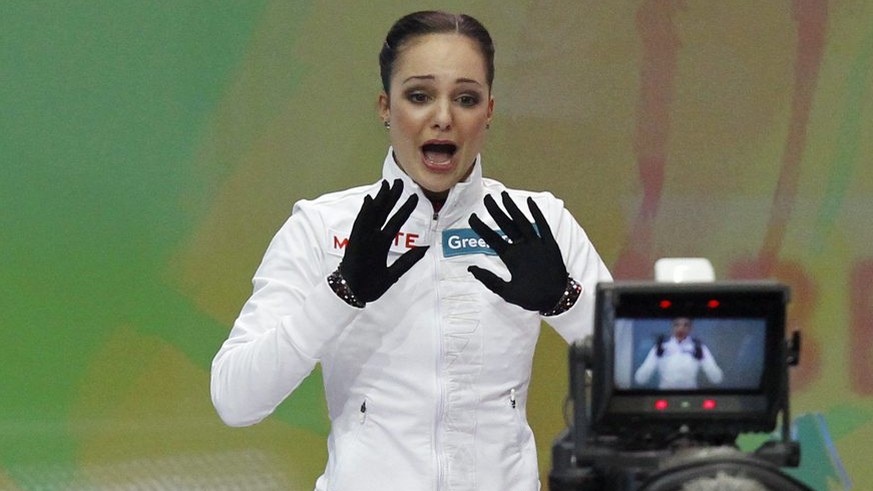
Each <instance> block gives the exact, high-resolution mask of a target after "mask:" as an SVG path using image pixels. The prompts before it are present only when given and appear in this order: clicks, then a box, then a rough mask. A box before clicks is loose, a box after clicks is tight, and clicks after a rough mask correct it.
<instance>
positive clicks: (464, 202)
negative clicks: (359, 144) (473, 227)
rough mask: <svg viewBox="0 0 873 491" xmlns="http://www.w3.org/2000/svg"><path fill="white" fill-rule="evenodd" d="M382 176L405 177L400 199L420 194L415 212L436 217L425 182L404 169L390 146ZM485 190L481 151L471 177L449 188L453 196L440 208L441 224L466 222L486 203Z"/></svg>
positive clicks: (388, 177) (441, 225)
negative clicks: (427, 195) (420, 182)
mask: <svg viewBox="0 0 873 491" xmlns="http://www.w3.org/2000/svg"><path fill="white" fill-rule="evenodd" d="M382 177H384V178H385V179H387V180H388V181H389V182H391V181H394V179H401V180H402V181H403V195H402V196H401V198H400V202H403V201H405V200H406V198H407V197H408V196H409V195H411V194H413V193H415V194H417V195H418V199H419V203H418V206H417V207H416V210H415V213H414V215H419V214H422V215H426V218H427V219H428V220H431V219H432V216H433V207H432V205H431V204H430V201H429V200H428V199H427V197H425V195H424V192H423V191H422V189H421V186H419V185H418V183H416V182H415V181H413V180H412V178H410V177H409V176H408V175H407V174H406V173H405V172H403V169H401V168H400V166H399V165H398V164H397V162H396V161H395V160H394V152H393V148H391V147H389V148H388V155H386V156H385V163H384V165H383V166H382ZM484 194H485V192H484V187H483V184H482V156H481V155H477V156H476V161H475V162H474V163H473V172H471V173H470V175H469V176H468V177H467V179H465V180H463V181H461V182H459V183H457V184H455V185H454V186H453V187H452V188H451V189H450V190H449V196H448V198H446V203H445V204H444V205H443V207H442V209H441V210H440V211H439V224H440V228H443V227H446V226H460V225H459V224H456V223H455V222H457V221H458V220H463V224H464V226H466V224H467V220H468V219H469V218H470V215H471V214H472V213H473V212H474V211H476V209H477V208H478V207H479V205H480V204H481V203H482V200H483V198H484V197H485V196H484ZM453 224H454V225H453Z"/></svg>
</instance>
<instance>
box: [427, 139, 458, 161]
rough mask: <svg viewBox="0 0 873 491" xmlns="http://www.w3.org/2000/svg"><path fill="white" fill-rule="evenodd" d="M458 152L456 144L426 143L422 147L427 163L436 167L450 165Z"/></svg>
mask: <svg viewBox="0 0 873 491" xmlns="http://www.w3.org/2000/svg"><path fill="white" fill-rule="evenodd" d="M457 150H458V146H457V145H455V144H454V143H425V144H424V145H422V146H421V153H422V154H423V155H424V160H425V163H427V164H429V165H435V166H441V165H442V166H445V165H449V164H450V163H451V161H452V157H453V156H454V155H455V152H456V151H457Z"/></svg>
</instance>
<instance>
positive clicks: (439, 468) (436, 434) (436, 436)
mask: <svg viewBox="0 0 873 491" xmlns="http://www.w3.org/2000/svg"><path fill="white" fill-rule="evenodd" d="M431 218H432V221H431V228H430V229H431V235H432V240H433V241H437V240H439V237H437V224H438V220H439V212H436V211H435V212H434V213H433V215H432V217H431ZM433 257H434V270H433V272H434V285H439V263H440V260H439V257H438V255H436V254H434V256H433ZM434 311H435V312H436V315H435V316H434V317H435V319H436V323H437V326H436V327H437V328H436V329H434V332H435V333H436V336H437V348H438V349H437V357H436V372H435V377H434V379H435V382H436V392H437V407H436V414H435V419H434V427H433V442H434V449H433V450H434V460H435V463H436V482H435V483H434V489H436V490H437V491H439V490H440V489H442V481H443V459H442V455H441V453H442V452H441V448H442V439H441V437H440V429H441V427H442V420H443V413H444V411H445V408H444V407H443V399H444V398H445V394H444V393H443V383H442V371H443V363H442V362H443V336H442V328H441V327H442V326H441V323H442V322H441V319H442V318H441V316H440V315H439V312H440V300H439V291H438V289H437V290H436V291H435V298H434Z"/></svg>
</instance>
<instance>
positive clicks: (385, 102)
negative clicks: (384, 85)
mask: <svg viewBox="0 0 873 491" xmlns="http://www.w3.org/2000/svg"><path fill="white" fill-rule="evenodd" d="M376 109H377V111H378V112H379V118H380V119H381V120H382V122H383V123H384V122H386V121H390V120H391V104H390V99H389V97H388V94H386V93H385V91H384V90H383V91H382V92H379V98H378V99H377V100H376Z"/></svg>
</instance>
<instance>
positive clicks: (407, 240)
mask: <svg viewBox="0 0 873 491" xmlns="http://www.w3.org/2000/svg"><path fill="white" fill-rule="evenodd" d="M422 241H423V239H422V237H421V234H420V233H415V232H408V231H402V230H401V231H400V232H398V233H397V235H396V236H395V237H394V241H393V242H392V243H391V251H393V252H399V253H401V254H402V253H404V252H406V251H408V250H409V249H412V248H413V247H417V246H420V245H424V244H422ZM327 242H328V244H327V252H328V253H330V254H333V255H334V256H340V257H342V255H343V254H345V250H346V246H347V245H348V244H349V236H348V233H347V232H339V231H337V230H334V229H330V230H328V233H327Z"/></svg>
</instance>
